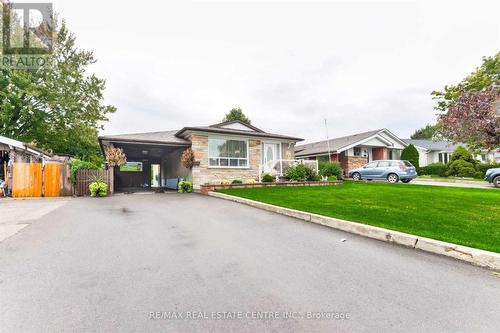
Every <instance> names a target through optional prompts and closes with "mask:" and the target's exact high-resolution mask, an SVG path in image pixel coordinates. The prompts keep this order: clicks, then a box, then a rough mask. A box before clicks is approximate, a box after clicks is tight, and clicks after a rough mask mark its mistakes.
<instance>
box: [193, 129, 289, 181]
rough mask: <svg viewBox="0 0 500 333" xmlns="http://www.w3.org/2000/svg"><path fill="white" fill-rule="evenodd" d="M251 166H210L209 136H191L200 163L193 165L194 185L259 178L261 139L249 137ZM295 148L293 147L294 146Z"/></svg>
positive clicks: (196, 158)
mask: <svg viewBox="0 0 500 333" xmlns="http://www.w3.org/2000/svg"><path fill="white" fill-rule="evenodd" d="M248 146H249V156H248V157H249V167H248V168H245V169H237V168H235V169H232V168H209V167H208V136H207V135H193V136H191V148H192V149H193V153H194V158H195V161H196V162H199V165H195V166H193V170H192V176H193V187H194V188H195V189H199V188H200V185H202V184H205V183H215V182H218V181H220V180H222V179H228V180H233V179H239V180H245V179H249V178H252V179H258V178H259V164H260V163H261V141H260V140H258V139H249V140H248ZM292 150H293V147H292Z"/></svg>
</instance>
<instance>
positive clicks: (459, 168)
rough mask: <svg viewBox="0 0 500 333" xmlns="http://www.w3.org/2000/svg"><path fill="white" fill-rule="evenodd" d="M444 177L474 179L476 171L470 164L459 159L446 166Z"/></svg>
mask: <svg viewBox="0 0 500 333" xmlns="http://www.w3.org/2000/svg"><path fill="white" fill-rule="evenodd" d="M446 175H447V176H455V177H476V176H477V171H476V169H475V168H474V165H473V164H472V163H470V162H467V161H465V160H461V159H459V160H455V161H453V162H451V163H450V164H449V165H448V171H447V172H446Z"/></svg>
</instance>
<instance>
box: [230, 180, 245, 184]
mask: <svg viewBox="0 0 500 333" xmlns="http://www.w3.org/2000/svg"><path fill="white" fill-rule="evenodd" d="M242 183H243V182H242V181H241V180H239V179H234V180H233V181H232V182H231V184H242Z"/></svg>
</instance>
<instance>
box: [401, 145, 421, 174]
mask: <svg viewBox="0 0 500 333" xmlns="http://www.w3.org/2000/svg"><path fill="white" fill-rule="evenodd" d="M418 157H419V156H418V150H417V148H415V146H414V145H412V144H409V145H408V146H406V147H405V149H403V151H402V152H401V159H402V160H406V161H410V163H411V164H413V166H414V167H415V169H417V172H419V171H420V168H419V163H418Z"/></svg>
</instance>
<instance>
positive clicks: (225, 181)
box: [220, 179, 231, 185]
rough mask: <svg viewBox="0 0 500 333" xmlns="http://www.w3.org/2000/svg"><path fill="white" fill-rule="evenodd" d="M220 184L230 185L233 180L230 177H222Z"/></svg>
mask: <svg viewBox="0 0 500 333" xmlns="http://www.w3.org/2000/svg"><path fill="white" fill-rule="evenodd" d="M220 184H221V185H230V184H231V181H230V180H229V179H221V181H220Z"/></svg>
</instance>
